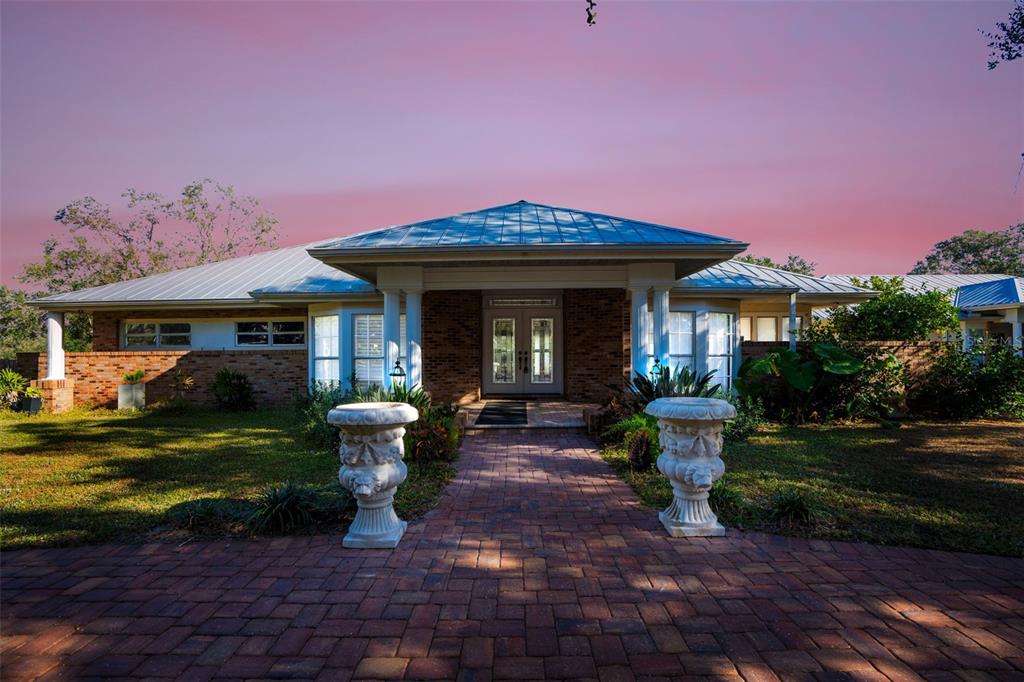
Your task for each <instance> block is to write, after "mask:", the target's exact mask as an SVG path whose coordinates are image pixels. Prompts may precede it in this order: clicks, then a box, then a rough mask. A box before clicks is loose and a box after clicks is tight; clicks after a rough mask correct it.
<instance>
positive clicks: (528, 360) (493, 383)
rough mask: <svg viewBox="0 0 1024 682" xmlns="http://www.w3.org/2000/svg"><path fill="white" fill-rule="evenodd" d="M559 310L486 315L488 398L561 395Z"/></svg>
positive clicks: (485, 362)
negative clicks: (515, 395) (490, 396)
mask: <svg viewBox="0 0 1024 682" xmlns="http://www.w3.org/2000/svg"><path fill="white" fill-rule="evenodd" d="M561 312H562V311H561V310H560V309H558V308H552V309H537V310H485V311H484V353H483V355H484V366H483V377H482V379H483V391H484V393H485V394H490V395H502V394H523V395H543V394H560V393H561V392H562V315H561Z"/></svg>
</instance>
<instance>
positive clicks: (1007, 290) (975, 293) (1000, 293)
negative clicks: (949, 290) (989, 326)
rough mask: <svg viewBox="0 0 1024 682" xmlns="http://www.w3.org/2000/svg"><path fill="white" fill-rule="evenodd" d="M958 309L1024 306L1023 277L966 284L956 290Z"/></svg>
mask: <svg viewBox="0 0 1024 682" xmlns="http://www.w3.org/2000/svg"><path fill="white" fill-rule="evenodd" d="M953 302H954V303H955V304H956V306H957V307H958V308H964V309H968V310H969V309H971V308H993V307H998V306H1006V307H1014V306H1020V305H1024V277H1004V278H1003V279H996V280H992V281H991V282H978V283H976V284H966V285H964V286H962V287H960V288H959V289H958V290H957V293H956V297H955V298H954V300H953Z"/></svg>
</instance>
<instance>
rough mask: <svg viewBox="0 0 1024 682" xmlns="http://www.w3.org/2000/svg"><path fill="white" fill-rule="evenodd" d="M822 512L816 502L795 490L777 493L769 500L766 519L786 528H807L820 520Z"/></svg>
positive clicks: (786, 489) (783, 490)
mask: <svg viewBox="0 0 1024 682" xmlns="http://www.w3.org/2000/svg"><path fill="white" fill-rule="evenodd" d="M822 516H823V510H822V509H821V506H820V505H819V503H818V501H817V500H816V499H815V498H813V497H811V496H810V495H807V494H806V493H803V492H801V491H799V490H797V489H796V488H784V489H782V490H779V491H777V492H776V493H775V494H774V495H773V496H772V499H771V507H770V509H769V510H768V517H769V518H770V519H771V520H772V521H774V522H775V523H777V524H779V525H781V526H786V527H793V526H809V525H813V524H814V523H816V522H817V521H819V520H820V519H821V517H822Z"/></svg>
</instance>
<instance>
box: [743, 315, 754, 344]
mask: <svg viewBox="0 0 1024 682" xmlns="http://www.w3.org/2000/svg"><path fill="white" fill-rule="evenodd" d="M751 322H753V319H752V318H749V317H741V318H740V336H741V337H743V340H744V341H752V340H753V339H754V337H753V336H751V335H750V324H751Z"/></svg>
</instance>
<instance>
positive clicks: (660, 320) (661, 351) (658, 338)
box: [653, 286, 669, 367]
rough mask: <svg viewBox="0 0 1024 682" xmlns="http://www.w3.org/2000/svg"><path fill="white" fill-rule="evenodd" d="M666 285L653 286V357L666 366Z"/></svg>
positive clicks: (667, 335)
mask: <svg viewBox="0 0 1024 682" xmlns="http://www.w3.org/2000/svg"><path fill="white" fill-rule="evenodd" d="M668 290H669V288H668V287H667V286H660V287H654V320H653V322H654V357H655V359H657V360H659V361H660V362H661V364H662V366H664V367H668V362H669V358H668V351H669V311H668V298H669V295H668Z"/></svg>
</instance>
